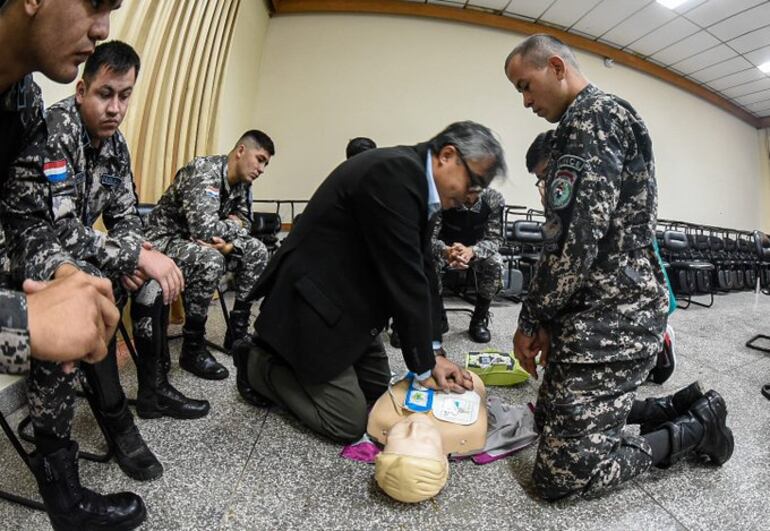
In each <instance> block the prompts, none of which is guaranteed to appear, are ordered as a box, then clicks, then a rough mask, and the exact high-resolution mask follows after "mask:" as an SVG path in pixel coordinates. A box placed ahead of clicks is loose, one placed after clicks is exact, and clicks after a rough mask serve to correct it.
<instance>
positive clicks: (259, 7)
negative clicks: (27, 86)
mask: <svg viewBox="0 0 770 531" xmlns="http://www.w3.org/2000/svg"><path fill="white" fill-rule="evenodd" d="M141 1H146V0H126V1H124V2H123V6H122V7H121V9H118V10H117V11H116V12H115V13H113V15H112V18H111V21H110V22H111V28H110V39H120V38H121V36H122V34H123V33H124V31H123V29H124V28H125V27H126V25H127V20H126V17H127V16H128V15H129V14H130V12H131V9H130V7H131V4H132V3H138V2H141ZM268 22H269V16H268V11H267V7H266V5H265V2H264V0H240V7H239V10H238V18H237V20H236V23H235V29H234V31H233V37H232V39H233V40H232V44H231V49H230V57H229V58H228V60H227V63H226V66H225V74H224V82H223V85H222V92H221V97H220V102H219V113H218V115H217V117H216V129H215V131H216V132H215V136H216V138H215V143H214V145H215V146H216V151H217V152H226V151H228V150H229V149H230V147H231V146H232V144H233V143H234V142H235V140H236V139H237V138H238V136H239V135H240V133H242V132H243V131H245V130H247V129H251V128H253V127H255V122H254V117H255V115H256V98H255V93H256V87H257V82H258V77H259V66H260V59H261V57H262V48H263V44H264V40H265V36H266V34H267V25H268ZM129 44H135V43H132V42H129ZM152 60H153V58H151V57H142V63H143V65H144V66H143V72H148V71H150V68H148V65H149V64H150V63H151V62H152ZM81 71H82V67H81ZM35 80H36V81H37V82H38V83H39V84H40V86H41V88H42V90H43V98H44V100H45V104H46V106H48V105H51V104H53V103H55V102H57V101H59V100H60V99H62V98H66V97H67V96H70V95H72V94H73V93H74V90H75V84H76V82H72V83H70V84H67V85H60V84H58V83H54V82H52V81H50V80H48V79H46V78H45V77H44V76H42V75H40V74H36V75H35ZM146 82H147V79H146V76H144V77H143V76H142V75H141V73H140V76H139V81H138V83H139V84H142V83H146ZM131 105H132V106H137V105H139V106H141V107H148V108H149V107H150V106H149V104H148V102H142V101H139V100H138V99H134V100H133V101H132V102H131ZM127 125H128V122H127V121H126V122H125V123H124V126H127ZM132 147H133V146H132Z"/></svg>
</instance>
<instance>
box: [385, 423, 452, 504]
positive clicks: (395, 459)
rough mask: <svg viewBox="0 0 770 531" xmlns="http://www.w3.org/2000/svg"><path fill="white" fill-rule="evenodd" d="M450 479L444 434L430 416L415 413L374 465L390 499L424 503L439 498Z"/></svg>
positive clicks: (400, 425)
mask: <svg viewBox="0 0 770 531" xmlns="http://www.w3.org/2000/svg"><path fill="white" fill-rule="evenodd" d="M448 477H449V462H448V460H447V456H446V453H445V452H444V447H443V444H442V442H441V434H440V433H439V431H438V429H437V428H436V426H435V425H434V424H433V421H432V420H431V419H430V417H429V416H428V415H424V414H420V413H414V414H411V415H409V416H407V417H404V418H403V419H402V420H401V421H399V422H397V423H396V424H394V425H393V427H392V428H391V429H390V431H389V432H388V439H387V442H386V443H385V449H384V451H383V452H382V453H381V454H379V455H378V456H377V461H376V462H375V465H374V478H375V480H376V481H377V484H378V485H379V486H380V488H381V489H382V490H384V491H385V493H386V494H388V496H390V497H391V498H394V499H396V500H398V501H402V502H406V503H417V502H421V501H424V500H427V499H430V498H432V497H433V496H435V495H437V494H438V493H439V492H440V491H441V489H442V488H443V487H444V485H445V484H446V482H447V479H448Z"/></svg>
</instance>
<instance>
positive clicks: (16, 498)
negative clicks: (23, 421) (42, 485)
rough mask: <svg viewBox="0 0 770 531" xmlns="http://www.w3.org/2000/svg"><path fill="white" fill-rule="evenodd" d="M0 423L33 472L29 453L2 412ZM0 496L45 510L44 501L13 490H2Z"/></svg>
mask: <svg viewBox="0 0 770 531" xmlns="http://www.w3.org/2000/svg"><path fill="white" fill-rule="evenodd" d="M0 425H1V426H2V428H3V431H4V432H5V436H6V437H8V440H9V441H11V444H12V445H13V447H14V449H15V450H16V452H17V453H18V454H19V457H21V460H22V461H24V465H25V466H26V467H27V468H28V469H29V470H30V472H31V471H32V469H31V468H30V464H29V454H28V453H27V451H26V450H25V449H24V447H23V446H22V445H21V442H20V441H19V439H18V438H17V437H16V434H15V433H14V432H13V429H12V428H11V427H10V426H9V425H8V422H6V420H5V416H4V415H3V414H2V413H0ZM0 498H2V499H4V500H8V501H9V502H13V503H18V504H20V505H24V506H25V507H29V508H30V509H35V510H38V511H45V506H44V505H43V504H42V502H39V501H37V500H32V499H30V498H26V497H24V496H19V495H18V494H13V493H11V492H7V491H4V490H0Z"/></svg>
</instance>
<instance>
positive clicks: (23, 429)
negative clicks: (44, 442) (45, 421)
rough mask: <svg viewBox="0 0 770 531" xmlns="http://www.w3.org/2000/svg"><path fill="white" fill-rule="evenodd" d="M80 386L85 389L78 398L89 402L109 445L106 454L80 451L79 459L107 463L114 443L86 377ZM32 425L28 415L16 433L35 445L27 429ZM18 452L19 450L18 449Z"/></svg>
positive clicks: (111, 454) (78, 393)
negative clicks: (88, 387) (101, 418)
mask: <svg viewBox="0 0 770 531" xmlns="http://www.w3.org/2000/svg"><path fill="white" fill-rule="evenodd" d="M80 385H81V387H83V389H84V390H83V391H78V392H77V396H78V397H80V398H85V399H86V401H87V402H88V405H89V406H90V407H91V412H92V413H93V415H94V419H95V420H96V424H97V425H98V426H99V430H100V431H101V432H102V436H103V437H104V441H105V442H106V443H107V450H106V451H105V452H104V453H101V454H97V453H94V452H85V451H80V452H78V458H79V459H85V460H87V461H94V462H97V463H106V462H108V461H109V460H110V459H112V456H113V455H114V451H113V448H112V442H111V441H110V438H109V436H108V435H107V429H106V428H105V427H104V426H103V424H102V421H101V420H100V419H99V415H97V413H96V411H97V409H98V408H97V405H96V399H95V398H94V396H93V394H92V393H91V392H89V391H85V389H87V385H86V382H85V377H84V376H82V375H81V380H80ZM31 424H32V417H30V416H29V415H27V416H26V417H24V419H22V421H21V422H20V423H19V426H18V427H17V428H16V431H17V432H18V434H19V438H21V439H22V440H24V441H27V442H29V443H32V444H34V443H35V438H34V436H33V435H32V434H30V433H29V432H28V431H27V427H29V426H30V425H31ZM17 450H18V449H17Z"/></svg>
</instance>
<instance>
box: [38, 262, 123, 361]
mask: <svg viewBox="0 0 770 531" xmlns="http://www.w3.org/2000/svg"><path fill="white" fill-rule="evenodd" d="M24 292H25V293H26V294H27V320H28V328H29V337H30V344H31V348H32V357H33V358H36V359H39V360H44V361H55V362H70V361H77V360H83V361H87V362H89V363H96V362H97V361H101V360H102V359H104V357H105V356H106V355H107V346H108V345H109V343H110V341H111V340H112V336H113V335H115V328H116V327H117V326H118V321H119V320H120V312H119V311H118V308H117V307H116V306H115V299H114V298H113V295H112V284H111V283H110V281H109V280H107V279H105V278H97V277H93V276H91V275H86V274H85V273H83V272H81V271H77V272H74V273H71V274H69V275H66V276H65V277H64V278H61V279H57V280H54V281H53V282H37V281H34V280H25V281H24Z"/></svg>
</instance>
